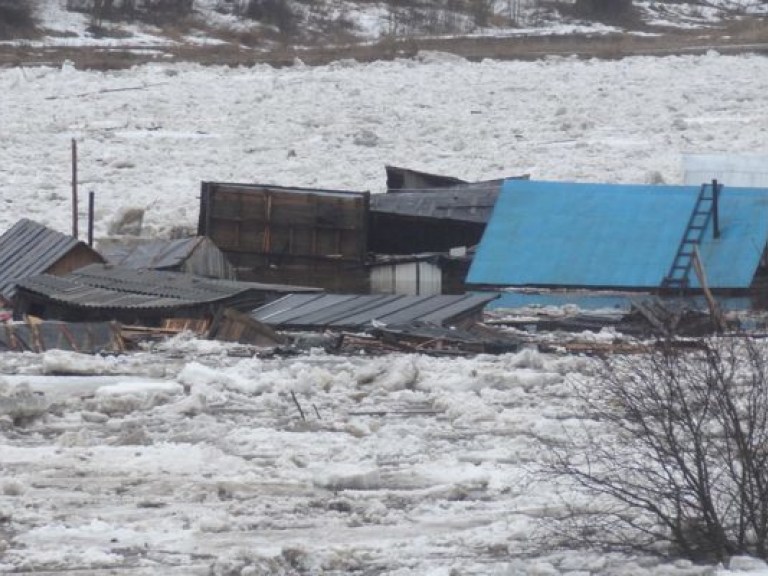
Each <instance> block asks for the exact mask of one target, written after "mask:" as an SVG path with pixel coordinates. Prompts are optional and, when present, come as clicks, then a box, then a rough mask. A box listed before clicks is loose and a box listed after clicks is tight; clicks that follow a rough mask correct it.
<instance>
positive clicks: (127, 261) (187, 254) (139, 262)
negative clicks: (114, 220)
mask: <svg viewBox="0 0 768 576" xmlns="http://www.w3.org/2000/svg"><path fill="white" fill-rule="evenodd" d="M99 252H100V253H101V254H102V255H103V256H104V257H105V258H106V259H107V261H108V262H109V263H110V264H113V265H115V266H120V267H122V268H134V269H142V268H153V269H155V270H170V271H177V272H188V273H190V274H197V275H199V276H208V277H210V278H223V279H228V280H234V279H235V271H234V269H233V268H232V265H231V264H230V263H229V261H228V260H227V258H226V256H224V253H223V252H222V251H221V250H220V249H219V248H218V247H217V246H216V244H214V243H213V241H212V240H211V239H210V238H207V237H205V236H194V237H191V238H179V239H175V240H166V239H161V238H154V239H148V238H132V239H128V240H124V239H120V240H111V239H110V240H102V241H101V242H99Z"/></svg>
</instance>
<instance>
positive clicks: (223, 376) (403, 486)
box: [0, 53, 768, 576]
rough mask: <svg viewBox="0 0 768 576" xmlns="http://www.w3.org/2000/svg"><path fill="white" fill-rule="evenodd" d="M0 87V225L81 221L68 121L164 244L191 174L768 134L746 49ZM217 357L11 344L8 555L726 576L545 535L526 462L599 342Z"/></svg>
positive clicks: (426, 57)
mask: <svg viewBox="0 0 768 576" xmlns="http://www.w3.org/2000/svg"><path fill="white" fill-rule="evenodd" d="M0 94H2V104H3V105H2V106H0V141H2V143H3V146H2V147H1V148H0V202H2V207H3V210H2V211H1V212H0V229H2V230H5V229H7V228H8V227H9V226H10V225H12V224H13V223H14V222H15V221H16V220H17V219H18V218H21V217H30V218H33V219H36V220H39V221H41V222H44V223H46V224H50V225H52V226H54V227H55V228H57V229H59V230H61V231H68V230H69V223H70V215H69V177H70V163H69V160H70V140H71V139H72V138H76V139H77V141H78V145H79V155H80V165H79V168H80V178H81V188H80V189H81V194H82V193H84V192H87V191H89V190H93V191H95V192H96V195H97V200H96V204H97V210H96V231H97V236H99V235H103V234H104V233H105V232H106V230H107V228H108V225H109V224H110V222H111V221H112V220H113V219H114V218H115V216H116V215H117V214H118V213H119V211H120V210H121V209H124V208H129V207H143V208H145V209H146V211H147V212H146V218H145V223H146V226H145V232H146V234H148V235H165V234H168V233H169V232H170V231H171V229H173V228H174V227H177V226H185V227H188V228H194V224H195V222H196V219H197V213H198V205H197V194H198V190H199V186H200V181H201V180H233V181H241V182H270V183H275V184H282V185H296V186H317V187H328V188H341V189H351V190H364V189H369V190H372V191H374V192H380V191H382V189H383V187H384V165H385V164H387V163H390V164H395V165H401V166H406V167H412V168H416V169H422V170H426V171H431V172H442V173H447V174H453V175H455V176H459V177H462V178H466V179H483V178H495V177H500V176H504V175H511V174H520V173H530V174H531V175H532V176H533V177H535V178H542V179H574V180H586V181H605V182H657V181H662V180H663V181H665V182H669V183H676V182H680V181H681V176H682V175H681V155H682V154H683V153H686V152H725V153H729V154H739V153H745V154H763V155H765V154H766V153H768V137H767V136H768V59H766V58H765V57H761V56H755V55H744V56H720V55H718V54H715V53H710V54H707V55H704V56H697V57H691V56H685V57H666V58H629V59H625V60H621V61H613V62H604V61H597V60H594V61H592V60H588V61H583V60H578V59H571V58H550V59H544V60H541V61H538V62H506V63H499V62H493V61H486V62H482V63H476V64H471V63H467V62H465V61H463V60H461V59H459V58H455V57H448V56H445V55H440V54H422V55H420V56H419V57H418V58H417V59H414V60H403V61H395V62H386V63H385V62H382V63H375V64H368V65H362V64H357V63H354V62H338V63H335V64H332V65H329V66H325V67H319V68H308V67H304V66H302V65H300V64H297V65H296V66H294V67H291V68H285V69H273V68H270V67H267V66H261V67H255V68H251V69H244V68H243V69H239V68H232V69H230V68H223V67H210V68H204V67H201V66H197V65H193V64H187V65H163V64H155V65H147V66H141V67H138V68H134V69H131V70H125V71H116V72H92V71H91V72H87V71H77V70H74V69H72V68H71V67H64V68H63V69H52V68H25V69H6V70H0ZM603 336H604V337H605V338H611V337H612V336H611V335H610V334H606V335H603ZM601 337H602V336H601ZM227 350H228V347H227V346H224V345H222V344H218V343H215V342H211V343H208V342H198V341H189V340H185V339H180V340H178V341H175V342H172V343H171V344H170V345H168V346H167V347H166V348H165V349H164V350H157V351H152V352H149V351H147V352H142V353H139V354H134V355H128V356H122V357H116V358H98V357H94V358H90V357H89V358H82V357H77V356H73V355H71V354H65V353H60V352H49V353H47V354H41V355H36V354H0V379H2V384H0V413H2V414H4V416H1V417H0V572H4V573H8V572H11V573H13V572H14V571H15V572H17V573H19V572H21V573H35V574H60V573H62V572H64V571H66V572H67V573H70V574H185V575H186V574H242V575H248V574H251V575H252V574H264V575H266V574H392V575H406V574H407V575H434V576H459V575H493V574H498V575H501V574H504V575H518V574H520V575H522V574H531V575H533V574H537V575H559V574H563V575H564V574H569V575H571V576H576V575H579V576H584V575H587V574H590V575H592V574H600V575H608V574H611V575H627V576H629V575H632V576H635V575H640V576H642V575H650V574H654V575H667V574H668V575H680V576H683V575H686V576H689V575H694V574H712V573H714V570H715V568H713V567H697V566H692V565H690V564H689V563H687V562H682V561H679V562H671V563H661V564H660V563H659V561H658V560H654V559H650V558H642V557H630V556H623V555H613V554H608V555H606V554H601V553H598V552H594V553H586V552H584V551H574V550H569V549H559V548H558V549H553V548H552V541H551V540H549V539H548V538H547V537H546V534H545V533H544V532H543V531H542V530H541V527H540V525H539V523H538V521H539V519H541V518H551V517H556V516H557V514H558V512H559V511H560V510H561V509H562V508H561V506H562V504H563V502H564V501H565V500H567V499H568V496H569V494H568V492H566V493H564V494H559V493H558V492H557V491H556V489H555V487H554V486H552V485H550V484H548V483H547V482H544V481H543V479H542V478H541V477H539V476H538V475H537V474H536V471H537V467H538V464H539V462H540V458H541V457H542V455H543V454H545V453H546V450H545V446H544V444H543V441H544V440H545V439H547V438H550V437H555V438H557V436H558V435H559V434H562V433H563V429H564V428H563V426H564V423H567V422H572V421H573V420H574V419H577V418H579V417H581V416H582V414H581V412H579V410H578V408H577V407H576V406H575V404H574V400H573V398H572V397H571V395H570V390H571V383H572V379H573V378H574V377H576V376H579V375H583V376H587V377H588V376H589V373H590V370H591V366H590V362H591V361H590V360H588V359H586V358H581V357H576V356H566V355H563V356H558V355H546V354H540V353H538V352H536V351H533V350H525V351H523V352H520V353H518V354H507V355H502V356H498V357H487V356H481V357H478V358H475V359H446V358H442V359H434V358H428V357H422V356H418V355H413V356H399V355H397V356H390V357H386V358H374V359H366V358H363V357H333V356H327V355H325V354H323V353H316V354H312V355H307V356H305V357H299V358H294V359H280V360H259V359H254V358H240V357H237V356H236V355H230V354H227ZM62 373H67V374H71V373H74V374H75V375H69V376H62V375H61V374H62ZM291 392H293V393H295V395H296V397H297V400H298V402H299V403H300V404H301V405H302V406H303V410H304V412H305V414H306V416H307V419H306V420H302V419H301V417H300V416H299V413H298V409H297V407H296V405H295V404H294V402H293V399H292V397H291ZM13 417H16V419H17V422H16V424H19V425H14V423H13ZM732 568H733V570H732V571H733V573H734V574H738V573H744V574H746V573H752V574H758V573H761V571H762V573H763V574H764V573H766V571H765V566H764V565H761V564H760V563H754V562H752V563H751V562H749V561H747V560H744V559H740V560H737V561H736V562H734V564H733V566H732ZM741 568H745V569H746V570H745V571H742V570H741ZM737 569H738V570H737Z"/></svg>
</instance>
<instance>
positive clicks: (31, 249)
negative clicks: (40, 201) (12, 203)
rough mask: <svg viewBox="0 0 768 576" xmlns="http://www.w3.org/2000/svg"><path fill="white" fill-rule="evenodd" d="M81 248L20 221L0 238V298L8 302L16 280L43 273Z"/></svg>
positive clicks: (53, 232)
mask: <svg viewBox="0 0 768 576" xmlns="http://www.w3.org/2000/svg"><path fill="white" fill-rule="evenodd" d="M81 244H82V245H83V246H86V244H85V243H84V242H80V241H78V240H77V239H75V238H73V237H72V236H68V235H66V234H62V233H61V232H57V231H56V230H51V229H50V228H48V227H46V226H44V225H42V224H39V223H37V222H34V221H32V220H29V219H27V218H22V219H21V220H19V221H18V222H16V224H14V225H13V226H12V227H11V228H10V229H9V230H8V231H7V232H5V234H3V235H2V236H0V296H2V297H3V298H4V299H6V300H8V301H10V300H11V299H12V298H13V295H14V293H15V291H16V283H17V281H18V280H19V279H21V278H26V277H28V276H34V275H36V274H41V273H42V272H45V271H46V270H48V269H49V268H50V267H51V266H53V265H54V264H55V263H56V262H58V261H59V260H60V259H61V258H63V257H64V256H65V255H66V254H68V253H69V252H70V251H71V250H72V249H73V248H75V247H76V246H78V245H81ZM94 254H95V253H94Z"/></svg>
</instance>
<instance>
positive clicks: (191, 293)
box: [19, 264, 317, 310]
mask: <svg viewBox="0 0 768 576" xmlns="http://www.w3.org/2000/svg"><path fill="white" fill-rule="evenodd" d="M19 289H20V290H23V291H26V292H31V293H34V294H37V295H39V296H42V297H44V298H45V299H46V300H48V301H51V302H58V303H61V304H66V305H70V306H74V307H81V308H89V309H97V308H102V309H144V310H160V309H172V308H189V307H194V306H201V305H206V304H217V305H218V304H220V305H224V304H226V305H227V306H232V307H234V308H238V309H249V308H252V307H253V306H258V305H260V304H262V303H263V302H264V295H265V293H267V294H285V293H289V292H290V293H294V292H302V291H309V292H316V291H317V289H315V288H303V287H300V286H284V285H279V284H260V283H256V282H236V281H232V280H215V279H211V278H204V277H201V276H194V275H192V274H184V273H181V272H166V271H158V270H133V269H129V268H119V267H113V266H110V265H102V264H92V265H90V266H86V267H84V268H81V269H80V270H77V271H76V272H73V273H71V274H69V275H67V276H63V277H56V276H51V275H49V274H41V275H39V276H34V277H31V278H27V279H25V280H23V281H21V282H19Z"/></svg>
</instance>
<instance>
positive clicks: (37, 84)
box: [0, 53, 768, 237]
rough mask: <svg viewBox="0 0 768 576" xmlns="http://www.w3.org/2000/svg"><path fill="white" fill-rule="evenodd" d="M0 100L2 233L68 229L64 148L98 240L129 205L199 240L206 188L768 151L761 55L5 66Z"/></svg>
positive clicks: (639, 167) (543, 170) (767, 68)
mask: <svg viewBox="0 0 768 576" xmlns="http://www.w3.org/2000/svg"><path fill="white" fill-rule="evenodd" d="M0 94H2V106H0V140H1V141H2V142H3V146H2V148H1V149H0V194H2V202H3V210H2V211H0V230H5V229H7V228H8V227H9V226H11V225H12V224H13V223H14V222H15V221H16V219H18V218H20V217H21V216H27V217H29V218H33V219H36V220H39V221H41V222H43V223H45V224H49V225H51V226H52V227H54V228H56V229H59V230H61V231H68V230H70V229H71V226H70V221H71V215H70V206H71V202H70V179H71V166H70V164H71V162H70V158H71V153H70V141H71V139H72V138H76V139H77V141H78V153H79V177H80V195H81V197H84V196H85V194H86V193H87V192H89V191H93V192H95V194H96V236H97V237H98V236H101V235H104V234H105V233H106V231H107V229H108V225H109V223H110V222H111V221H112V220H113V219H114V218H115V216H116V214H117V213H118V212H119V210H120V209H121V208H133V207H141V208H145V209H146V210H147V212H146V217H145V234H146V235H149V236H164V235H167V234H169V233H170V231H171V229H172V228H173V227H176V226H185V227H187V228H191V229H194V228H195V227H196V223H197V214H198V200H197V198H198V194H199V189H200V182H201V181H202V180H214V181H215V180H218V181H237V182H258V183H272V184H279V185H286V186H310V187H312V186H314V187H321V188H336V189H346V190H370V191H372V192H381V191H382V190H383V189H384V186H385V177H384V165H385V164H393V165H399V166H406V167H411V168H416V169H422V170H426V171H431V172H438V173H446V174H452V175H455V176H458V177H460V178H464V179H468V180H475V179H487V178H497V177H502V176H508V175H515V174H522V173H528V174H531V176H532V177H533V178H538V179H552V180H564V179H567V180H584V181H604V182H627V183H633V182H639V183H643V182H658V181H661V180H663V181H665V182H667V183H680V182H681V181H682V167H681V165H682V162H681V155H682V153H686V152H687V153H700V152H710V153H711V152H718V153H729V154H750V153H753V154H761V153H762V154H765V153H766V152H768V59H766V58H765V57H762V56H755V55H744V56H721V55H718V54H716V53H711V54H707V55H704V56H695V57H694V56H672V57H665V58H652V57H638V58H628V59H624V60H618V61H599V60H578V59H575V58H573V59H571V58H550V59H545V60H540V61H536V62H497V61H484V62H481V63H468V62H466V61H464V60H462V59H460V58H457V57H454V56H447V55H443V54H434V53H430V54H423V55H421V56H420V57H419V58H418V59H415V60H404V61H395V62H378V63H374V64H366V65H363V64H357V63H355V62H351V61H349V62H338V63H335V64H331V65H329V66H323V67H317V68H310V67H304V66H301V65H296V66H293V67H291V68H283V69H275V68H271V67H269V66H258V67H254V68H226V67H208V68H206V67H202V66H198V65H195V64H186V65H163V64H156V65H146V66H141V67H137V68H134V69H130V70H124V71H112V72H95V71H79V70H75V69H73V68H69V67H65V68H64V69H52V68H14V69H6V70H0ZM726 184H727V183H726ZM80 206H81V212H82V213H83V214H82V215H83V217H84V216H85V208H86V206H87V204H86V202H81V204H80Z"/></svg>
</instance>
